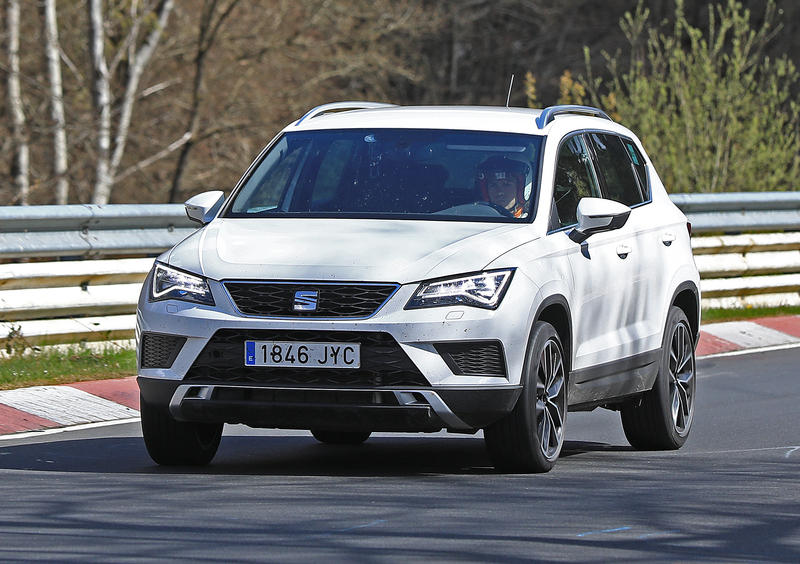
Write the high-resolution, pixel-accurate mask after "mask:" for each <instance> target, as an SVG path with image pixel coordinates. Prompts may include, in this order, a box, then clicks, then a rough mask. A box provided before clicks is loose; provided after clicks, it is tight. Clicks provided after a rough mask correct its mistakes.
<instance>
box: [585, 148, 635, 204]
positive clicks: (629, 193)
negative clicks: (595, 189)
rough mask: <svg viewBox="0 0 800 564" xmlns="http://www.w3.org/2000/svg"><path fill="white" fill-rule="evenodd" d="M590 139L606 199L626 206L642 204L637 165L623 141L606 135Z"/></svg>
mask: <svg viewBox="0 0 800 564" xmlns="http://www.w3.org/2000/svg"><path fill="white" fill-rule="evenodd" d="M589 137H590V139H591V142H592V147H593V149H594V152H595V154H596V155H597V163H598V165H599V166H600V173H601V174H602V175H603V179H604V180H605V189H606V197H607V198H609V199H610V200H614V201H617V202H620V203H622V204H625V205H626V206H635V205H636V204H641V203H642V202H643V201H644V196H643V194H642V191H641V190H640V189H639V182H638V181H637V179H636V176H637V174H636V172H635V170H636V169H635V165H634V164H633V161H631V157H630V154H629V153H628V150H627V149H626V148H625V146H624V145H623V143H622V140H621V139H620V138H619V137H617V136H616V135H610V134H605V133H592V134H590V135H589Z"/></svg>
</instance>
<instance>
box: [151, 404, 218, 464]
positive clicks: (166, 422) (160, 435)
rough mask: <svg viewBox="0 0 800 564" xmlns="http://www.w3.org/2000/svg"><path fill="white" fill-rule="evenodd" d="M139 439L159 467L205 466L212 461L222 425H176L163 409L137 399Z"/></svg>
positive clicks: (178, 423) (177, 422)
mask: <svg viewBox="0 0 800 564" xmlns="http://www.w3.org/2000/svg"><path fill="white" fill-rule="evenodd" d="M139 410H140V414H141V419H142V435H143V436H144V444H145V446H146V447H147V453H148V454H149V455H150V458H152V459H153V462H155V463H156V464H161V465H162V466H205V465H206V464H208V463H209V462H211V460H212V459H213V458H214V455H215V454H217V449H218V448H219V441H220V439H221V437H222V427H223V424H222V423H193V422H187V421H176V420H175V418H173V417H172V415H170V413H169V410H167V409H166V408H162V407H158V406H155V405H150V404H148V403H147V402H146V401H145V400H144V398H143V397H141V395H140V396H139Z"/></svg>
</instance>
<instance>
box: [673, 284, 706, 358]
mask: <svg viewBox="0 0 800 564" xmlns="http://www.w3.org/2000/svg"><path fill="white" fill-rule="evenodd" d="M671 304H672V305H674V306H676V307H678V308H680V309H681V310H683V313H684V314H685V315H686V319H688V320H689V326H690V328H691V330H692V336H693V337H694V339H695V344H696V343H697V339H698V337H699V336H700V290H699V289H698V288H697V286H696V285H695V284H694V283H692V282H684V283H683V284H680V285H679V286H678V287H677V288H676V289H675V292H674V293H673V295H672V302H671Z"/></svg>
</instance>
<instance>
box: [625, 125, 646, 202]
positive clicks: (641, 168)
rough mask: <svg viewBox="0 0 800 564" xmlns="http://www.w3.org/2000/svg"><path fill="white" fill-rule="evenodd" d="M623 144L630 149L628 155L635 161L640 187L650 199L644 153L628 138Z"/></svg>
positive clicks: (634, 168) (634, 166) (634, 167)
mask: <svg viewBox="0 0 800 564" xmlns="http://www.w3.org/2000/svg"><path fill="white" fill-rule="evenodd" d="M622 144H623V145H625V148H626V149H627V150H628V156H630V158H631V161H632V162H633V170H634V171H635V172H636V177H637V180H638V181H639V188H640V189H641V191H642V194H643V195H644V199H645V200H649V199H650V185H649V184H648V179H647V165H645V163H644V158H643V157H642V154H641V153H640V152H639V149H637V148H636V145H634V144H633V142H632V141H628V140H627V139H623V140H622Z"/></svg>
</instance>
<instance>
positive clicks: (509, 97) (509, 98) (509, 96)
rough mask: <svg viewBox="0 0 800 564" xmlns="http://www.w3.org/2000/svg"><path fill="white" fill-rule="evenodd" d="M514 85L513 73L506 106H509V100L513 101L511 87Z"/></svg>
mask: <svg viewBox="0 0 800 564" xmlns="http://www.w3.org/2000/svg"><path fill="white" fill-rule="evenodd" d="M513 87H514V75H513V74H512V75H511V84H509V85H508V96H507V97H506V108H507V107H508V104H509V102H511V88H513Z"/></svg>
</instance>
